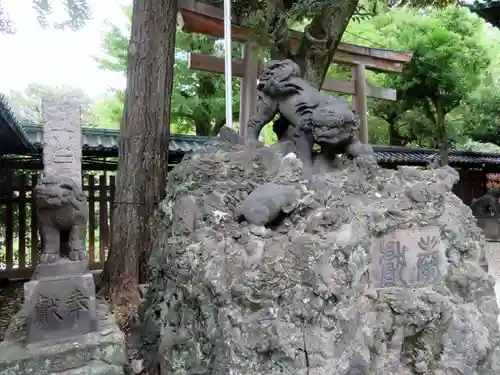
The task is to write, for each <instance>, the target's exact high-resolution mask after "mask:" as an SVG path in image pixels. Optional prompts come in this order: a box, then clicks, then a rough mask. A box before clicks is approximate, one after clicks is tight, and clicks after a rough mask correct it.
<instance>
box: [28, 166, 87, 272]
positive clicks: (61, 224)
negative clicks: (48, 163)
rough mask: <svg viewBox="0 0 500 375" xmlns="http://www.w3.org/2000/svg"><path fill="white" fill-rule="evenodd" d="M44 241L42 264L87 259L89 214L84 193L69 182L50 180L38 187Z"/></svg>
mask: <svg viewBox="0 0 500 375" xmlns="http://www.w3.org/2000/svg"><path fill="white" fill-rule="evenodd" d="M35 193H36V200H37V208H38V225H39V227H40V235H41V238H42V254H41V255H40V260H39V261H40V263H42V264H46V263H54V262H57V261H58V260H59V259H60V258H61V255H63V256H65V257H66V258H69V259H70V260H72V261H82V260H86V259H87V253H86V251H85V231H86V227H87V220H88V216H89V210H88V205H87V198H86V196H85V194H84V193H83V192H82V190H81V189H80V188H79V187H78V186H77V185H76V184H75V183H74V182H73V181H72V180H71V179H68V178H64V177H62V176H46V177H44V178H43V179H42V181H41V183H40V184H38V185H37V186H36V187H35Z"/></svg>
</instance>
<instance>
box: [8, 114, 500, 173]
mask: <svg viewBox="0 0 500 375" xmlns="http://www.w3.org/2000/svg"><path fill="white" fill-rule="evenodd" d="M12 118H13V117H12ZM13 119H14V118H13ZM1 120H2V117H1V113H0V125H1ZM14 120H15V119H14ZM15 128H17V134H18V136H19V137H22V138H25V139H26V142H27V146H26V148H25V151H24V152H26V153H28V152H30V151H31V153H36V154H40V153H41V152H42V148H43V131H42V126H41V125H35V124H31V123H25V124H23V125H22V131H21V130H20V128H21V127H20V126H18V125H16V126H15ZM82 136H83V140H82V141H83V153H84V155H87V156H108V157H116V156H118V140H119V136H120V134H119V131H118V130H111V129H96V128H83V129H82ZM208 140H210V138H209V137H199V136H194V135H183V134H172V135H171V138H170V144H169V151H170V155H171V156H172V159H171V160H172V161H173V162H175V161H178V160H180V158H182V156H183V155H184V154H185V153H187V152H191V151H196V150H199V149H200V148H201V147H202V146H203V144H204V143H206V142H207V141H208ZM2 143H5V142H4V140H3V139H1V140H0V148H1V144H2ZM374 150H375V153H376V155H377V159H378V161H379V163H381V164H385V165H398V164H399V165H426V164H427V163H428V162H429V161H430V160H431V159H433V158H435V157H436V156H437V155H438V153H437V151H436V150H429V149H420V148H417V149H415V148H413V149H410V148H405V147H396V146H374ZM450 165H451V166H454V167H460V166H462V167H466V166H469V167H482V166H498V167H499V168H500V154H492V153H482V152H472V151H454V152H452V153H451V154H450Z"/></svg>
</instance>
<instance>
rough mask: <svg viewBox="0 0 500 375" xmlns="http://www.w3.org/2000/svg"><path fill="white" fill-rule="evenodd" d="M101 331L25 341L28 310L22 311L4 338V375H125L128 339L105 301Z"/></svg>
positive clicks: (0, 355)
mask: <svg viewBox="0 0 500 375" xmlns="http://www.w3.org/2000/svg"><path fill="white" fill-rule="evenodd" d="M98 302H99V303H97V318H98V330H97V332H92V333H87V334H84V335H80V336H76V337H72V338H66V339H58V340H49V341H43V342H38V343H32V344H27V345H26V344H25V342H26V337H25V336H26V334H27V330H26V329H25V328H27V327H26V326H25V324H26V318H27V316H26V312H24V311H21V312H20V313H18V314H17V315H16V316H15V317H14V318H13V319H12V322H11V325H10V327H9V329H8V330H7V332H6V335H5V340H4V341H3V342H0V375H34V374H37V375H61V374H65V375H84V374H87V375H88V374H92V375H123V374H124V366H126V364H127V355H126V349H125V339H124V336H123V333H122V332H121V331H120V329H119V328H118V326H117V325H116V323H115V321H114V318H113V316H112V315H110V314H109V312H108V308H107V306H106V304H105V302H104V301H98Z"/></svg>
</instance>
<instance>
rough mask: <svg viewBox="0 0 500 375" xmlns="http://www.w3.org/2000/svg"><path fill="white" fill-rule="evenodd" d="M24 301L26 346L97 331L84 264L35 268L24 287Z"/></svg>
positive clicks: (91, 287)
mask: <svg viewBox="0 0 500 375" xmlns="http://www.w3.org/2000/svg"><path fill="white" fill-rule="evenodd" d="M24 301H25V302H24V304H25V305H24V308H25V312H26V341H27V343H35V342H39V341H45V340H54V339H63V338H70V337H74V336H78V335H84V334H87V333H90V332H95V331H96V330H97V316H96V302H95V284H94V277H93V275H92V274H91V273H90V272H88V263H87V262H85V261H82V262H71V261H67V262H65V261H61V262H58V263H55V264H40V265H38V267H37V268H36V270H35V273H34V275H33V279H32V280H31V281H30V282H27V283H26V284H24Z"/></svg>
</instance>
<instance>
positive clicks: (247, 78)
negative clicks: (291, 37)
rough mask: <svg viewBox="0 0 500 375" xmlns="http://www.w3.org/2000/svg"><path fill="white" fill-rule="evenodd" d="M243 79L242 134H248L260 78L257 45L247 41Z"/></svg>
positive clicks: (241, 92) (243, 135)
mask: <svg viewBox="0 0 500 375" xmlns="http://www.w3.org/2000/svg"><path fill="white" fill-rule="evenodd" d="M243 69H244V73H243V79H242V80H241V85H240V135H241V137H242V138H243V139H245V138H246V135H247V123H248V120H250V116H252V114H254V113H255V110H256V106H257V79H258V78H259V56H258V54H257V48H256V47H255V45H253V44H251V43H250V42H247V43H245V44H244V46H243Z"/></svg>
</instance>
